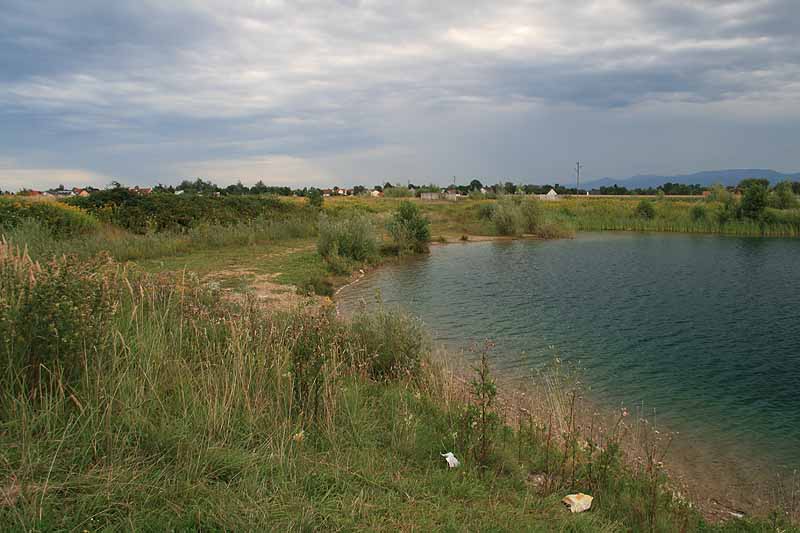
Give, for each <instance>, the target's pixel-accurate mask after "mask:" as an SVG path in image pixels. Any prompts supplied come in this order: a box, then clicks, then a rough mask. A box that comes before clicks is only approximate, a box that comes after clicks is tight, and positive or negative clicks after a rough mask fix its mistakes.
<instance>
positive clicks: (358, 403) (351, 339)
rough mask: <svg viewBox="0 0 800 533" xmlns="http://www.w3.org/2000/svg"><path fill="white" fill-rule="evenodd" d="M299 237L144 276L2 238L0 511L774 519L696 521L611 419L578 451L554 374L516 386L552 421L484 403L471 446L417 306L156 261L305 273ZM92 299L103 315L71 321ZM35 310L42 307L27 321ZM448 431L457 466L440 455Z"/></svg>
mask: <svg viewBox="0 0 800 533" xmlns="http://www.w3.org/2000/svg"><path fill="white" fill-rule="evenodd" d="M309 244H310V242H309V241H307V240H305V241H303V240H301V241H285V242H280V243H272V244H270V245H268V246H258V245H257V246H243V247H239V248H231V249H220V250H216V252H218V253H216V252H215V253H208V252H209V250H205V251H203V252H197V253H194V254H187V255H185V256H182V257H178V258H164V259H162V260H160V261H162V262H161V263H159V264H157V265H156V264H154V263H151V264H148V267H149V268H151V269H152V270H156V271H158V273H156V274H149V273H147V272H140V271H138V270H137V269H136V268H133V267H131V266H127V267H123V266H121V265H119V264H115V263H109V262H108V261H104V260H96V262H87V261H86V260H84V259H80V258H70V257H66V258H62V259H58V260H56V261H55V262H48V263H40V264H37V263H35V262H33V261H31V260H29V259H28V258H27V257H26V256H25V255H24V254H21V253H20V252H19V251H17V250H15V249H14V247H13V246H12V245H0V289H2V290H0V359H2V360H3V361H4V363H5V364H4V365H3V368H2V372H0V452H1V453H0V490H2V491H3V496H4V497H3V500H2V502H0V526H2V527H0V529H2V530H4V531H29V530H48V531H50V530H70V531H71V530H76V531H83V530H88V531H105V530H107V531H112V530H120V529H122V530H144V531H147V530H159V531H160V530H198V529H199V530H254V529H267V530H280V531H285V530H309V531H311V530H363V531H373V530H383V531H393V530H398V529H399V530H442V531H448V530H450V531H463V530H480V531H525V530H528V531H553V530H557V531H587V532H588V531H631V530H633V531H643V530H652V531H695V530H708V531H713V530H728V531H767V530H773V529H774V528H773V527H772V525H771V524H770V523H769V522H750V521H736V522H733V523H730V524H728V525H726V526H720V527H717V526H714V525H710V524H707V523H706V522H704V520H703V519H702V517H701V516H700V515H699V514H698V513H697V512H696V511H695V510H694V509H692V508H690V507H689V506H688V505H687V504H685V503H683V502H681V501H680V500H677V499H674V498H673V497H672V495H671V492H670V490H669V488H668V487H667V485H666V484H665V483H666V479H665V478H664V477H663V475H661V474H660V473H659V472H658V471H657V470H653V469H652V468H650V469H649V470H648V469H637V468H628V467H625V466H624V460H623V459H624V458H623V456H622V455H620V453H619V452H618V451H617V448H616V446H615V443H616V438H617V437H616V435H614V434H605V435H603V436H602V437H598V436H596V435H592V436H591V437H589V438H592V439H598V440H597V441H596V442H598V443H602V445H603V449H602V450H598V449H596V448H595V447H593V446H591V445H590V446H588V448H586V449H584V447H583V445H582V439H584V438H586V436H585V434H581V433H580V432H579V429H578V428H577V426H576V423H575V420H574V418H573V417H568V416H565V414H564V413H568V412H569V409H566V408H565V403H564V398H565V397H566V395H565V393H564V392H563V391H562V392H557V393H556V394H555V395H553V396H550V397H548V398H541V399H539V398H534V397H533V396H531V397H530V402H532V403H531V404H529V407H530V408H531V411H530V412H533V409H534V408H535V407H537V406H538V407H539V408H540V409H541V408H542V406H558V409H556V410H553V411H551V413H552V414H553V416H552V417H551V418H550V420H549V421H547V420H548V419H547V418H544V419H542V420H544V421H540V420H539V419H537V420H536V421H534V419H533V418H532V417H531V419H530V422H529V423H527V422H526V420H525V419H524V418H520V417H517V416H514V415H513V414H512V415H511V416H508V417H507V418H504V417H503V416H504V415H503V413H502V412H498V413H497V414H498V416H499V417H500V418H499V419H498V420H499V423H498V424H497V425H494V426H492V427H491V428H489V430H488V432H487V434H488V435H489V439H490V440H491V444H490V446H489V450H490V453H489V454H488V455H487V456H486V457H487V460H486V461H485V462H484V463H482V464H479V462H478V456H477V455H476V446H477V436H476V435H477V434H478V433H476V432H477V429H475V426H474V424H479V423H480V422H479V419H476V418H475V413H476V411H475V405H474V403H473V400H472V399H470V397H469V395H467V394H465V393H464V391H463V387H462V386H461V385H460V384H459V382H458V381H457V380H456V379H454V378H453V376H451V375H450V374H449V373H447V372H446V371H445V370H443V369H442V368H441V367H440V366H439V364H438V363H437V362H436V361H435V360H434V359H433V357H432V355H431V344H430V342H429V341H428V340H427V336H426V334H425V332H424V330H423V329H422V327H421V325H420V324H419V323H418V322H417V321H416V320H414V319H411V318H409V317H405V316H403V315H400V314H397V313H392V312H389V311H386V310H379V311H375V312H374V314H370V315H361V316H359V317H357V318H356V320H354V321H353V322H346V321H342V320H340V319H337V318H335V317H334V316H333V314H332V311H331V310H330V309H320V310H314V309H305V310H298V311H294V312H291V313H268V312H266V311H265V310H264V308H263V307H262V306H260V305H257V304H256V303H255V302H251V301H250V300H244V301H239V302H228V301H226V300H224V299H221V298H220V297H219V293H218V291H216V290H214V289H211V288H208V287H204V286H203V285H202V284H198V283H197V282H196V281H193V279H192V277H191V276H186V275H183V274H179V275H168V274H164V273H163V272H162V271H163V270H164V269H168V270H171V269H173V268H172V267H176V268H174V270H179V269H183V268H188V267H190V268H192V269H196V270H197V271H199V272H208V273H212V272H214V271H215V269H219V268H227V267H231V266H233V267H237V268H238V267H241V266H242V265H245V266H248V267H252V268H253V270H254V271H256V272H265V273H272V274H274V273H276V272H282V275H285V276H287V278H286V279H287V280H292V279H299V278H302V277H304V276H305V275H306V273H307V271H308V270H309V269H315V268H322V266H321V265H320V263H319V261H320V260H319V258H318V256H316V255H315V252H314V251H313V248H312V249H308V248H307V247H308V245H309ZM296 245H297V246H296ZM292 250H294V252H290V251H292ZM315 265H316V266H315ZM293 276H297V277H293ZM53 295H58V297H53ZM109 303H113V305H108V304H109ZM98 313H102V314H103V316H104V320H105V321H106V322H104V324H105V325H104V326H103V327H97V328H94V329H93V333H92V335H85V334H84V331H83V326H82V324H85V323H86V321H87V320H92V321H94V320H95V319H94V318H92V317H94V316H96V315H97V314H98ZM30 317H38V318H37V319H39V320H45V319H47V322H48V323H50V324H52V327H47V328H38V329H35V330H31V329H30V328H29V327H28V326H29V323H28V321H29V319H30ZM92 323H94V322H92ZM61 339H73V340H74V341H75V342H70V343H68V344H63V343H62V342H61ZM42 348H47V358H44V357H43V353H42V352H41V349H42ZM551 383H553V382H551ZM556 388H557V387H551V388H550V389H552V390H555V389H556ZM544 409H545V410H547V409H549V407H545V408H544ZM559 413H561V414H559ZM478 427H480V426H478ZM551 436H552V438H551ZM586 450H589V451H586ZM446 451H453V452H454V453H456V455H457V456H458V457H459V459H460V460H461V461H462V462H463V466H462V468H460V469H456V470H449V469H447V468H446V465H445V463H444V460H443V459H442V458H441V457H440V455H439V454H440V453H442V452H446ZM649 464H650V466H651V467H652V463H649ZM652 472H655V475H654V474H653V473H652ZM531 475H546V476H547V479H548V481H547V484H546V486H537V485H535V484H534V483H532V482H531V478H530V476H531ZM576 490H580V491H584V492H589V493H591V494H592V495H593V496H595V498H596V500H595V505H594V507H593V509H592V511H590V512H588V513H585V514H580V515H573V514H570V513H568V512H567V511H566V510H565V509H564V507H563V506H562V505H561V503H560V499H561V498H562V497H563V496H564V495H565V494H567V493H569V492H574V491H576ZM7 495H8V496H7ZM779 524H780V525H781V527H786V528H787V529H788V519H786V518H781V519H780V521H779ZM770 528H771V529H770Z"/></svg>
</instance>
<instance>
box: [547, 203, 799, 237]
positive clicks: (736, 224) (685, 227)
mask: <svg viewBox="0 0 800 533" xmlns="http://www.w3.org/2000/svg"><path fill="white" fill-rule="evenodd" d="M651 206H652V207H653V213H652V216H648V217H645V216H642V215H641V213H637V211H636V207H637V203H636V202H635V201H631V200H627V199H616V198H615V199H566V200H561V201H558V202H543V203H542V208H543V219H544V220H545V221H551V222H553V223H559V224H564V225H572V226H573V227H574V228H575V229H577V230H578V231H609V230H610V231H659V232H679V233H716V234H723V235H738V236H765V237H799V236H800V215H798V212H797V211H791V210H783V211H779V210H773V209H768V210H767V211H766V212H765V215H764V217H763V218H762V219H761V220H750V219H735V218H731V217H723V216H721V215H720V213H721V212H722V211H723V210H724V206H723V204H722V203H720V202H701V201H700V200H698V201H686V200H680V201H676V200H669V199H664V200H658V201H655V202H653V203H652V205H651ZM701 213H702V214H701Z"/></svg>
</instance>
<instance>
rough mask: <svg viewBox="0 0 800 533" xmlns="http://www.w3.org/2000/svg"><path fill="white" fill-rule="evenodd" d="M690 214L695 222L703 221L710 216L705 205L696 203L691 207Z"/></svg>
mask: <svg viewBox="0 0 800 533" xmlns="http://www.w3.org/2000/svg"><path fill="white" fill-rule="evenodd" d="M689 216H690V217H691V218H692V220H693V221H695V222H702V221H704V220H706V218H707V217H708V212H707V210H706V207H705V206H704V205H701V204H695V205H693V206H692V207H691V209H689Z"/></svg>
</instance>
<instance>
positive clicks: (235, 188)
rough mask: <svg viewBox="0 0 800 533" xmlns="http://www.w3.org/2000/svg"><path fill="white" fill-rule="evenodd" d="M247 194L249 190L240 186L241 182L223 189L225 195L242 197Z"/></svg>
mask: <svg viewBox="0 0 800 533" xmlns="http://www.w3.org/2000/svg"><path fill="white" fill-rule="evenodd" d="M249 192H250V189H249V188H247V187H245V186H244V185H242V182H241V181H237V182H236V183H234V184H232V185H228V186H227V187H225V193H226V194H234V195H243V194H248V193H249Z"/></svg>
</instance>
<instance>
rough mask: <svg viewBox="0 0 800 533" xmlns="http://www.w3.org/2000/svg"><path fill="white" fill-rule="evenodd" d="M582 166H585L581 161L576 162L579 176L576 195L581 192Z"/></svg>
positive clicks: (576, 170) (576, 171)
mask: <svg viewBox="0 0 800 533" xmlns="http://www.w3.org/2000/svg"><path fill="white" fill-rule="evenodd" d="M582 168H583V165H581V162H580V161H578V162H577V163H575V174H576V175H577V176H578V184H577V186H576V187H575V195H576V196H577V195H579V194H580V193H581V169H582Z"/></svg>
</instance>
